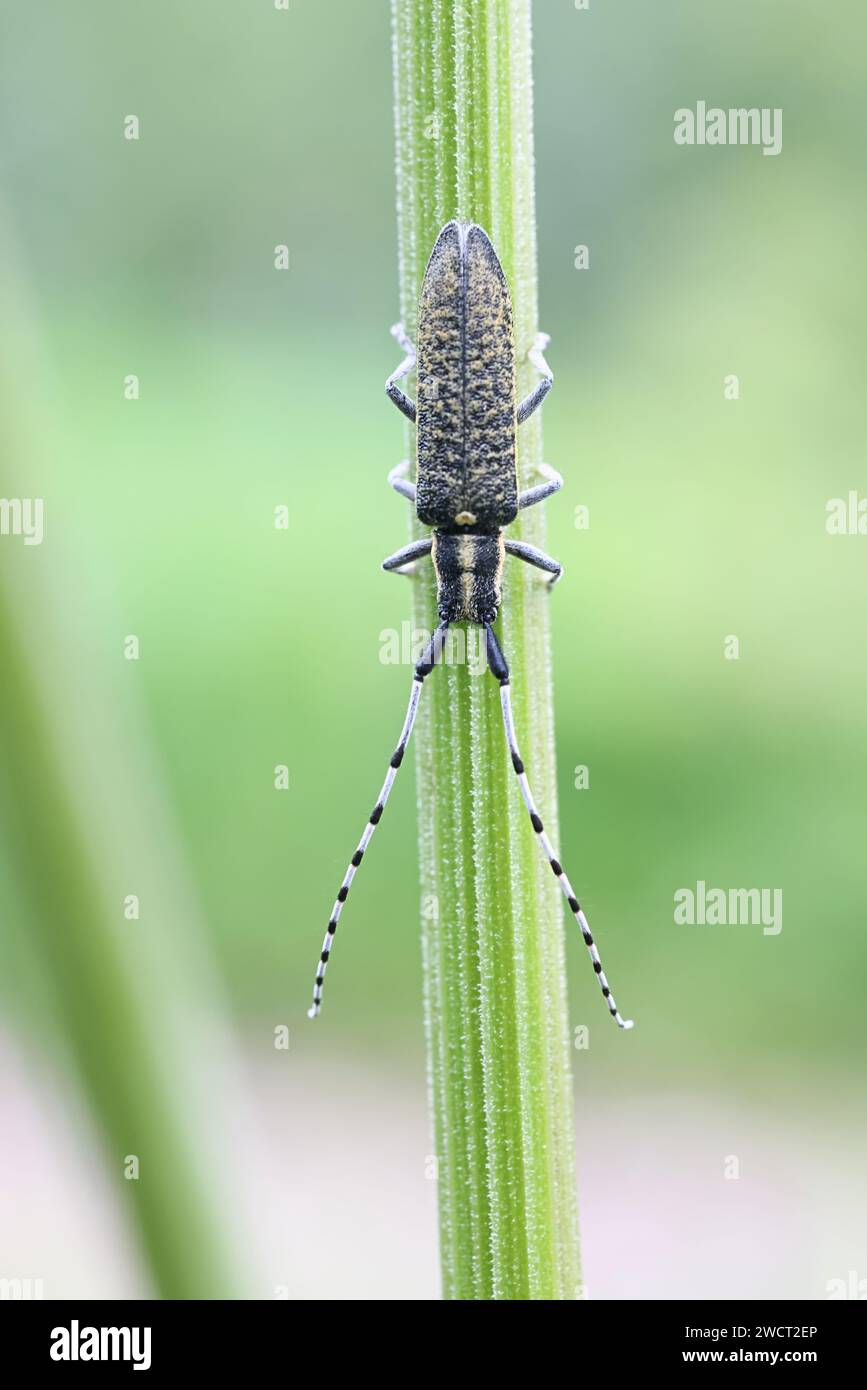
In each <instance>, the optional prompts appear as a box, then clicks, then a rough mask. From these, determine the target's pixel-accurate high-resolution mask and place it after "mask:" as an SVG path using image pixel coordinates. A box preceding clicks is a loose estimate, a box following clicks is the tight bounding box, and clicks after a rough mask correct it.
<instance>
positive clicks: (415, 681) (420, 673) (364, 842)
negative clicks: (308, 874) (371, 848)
mask: <svg viewBox="0 0 867 1390" xmlns="http://www.w3.org/2000/svg"><path fill="white" fill-rule="evenodd" d="M447 628H448V623H440V625H439V627H438V628H437V629H436V631H435V632H434V634H433V636H432V637H431V639H430V641H429V642H428V644H427V646H426V647H425V649H424V651H423V652H422V654H421V656H420V658H419V660H418V662H417V663H416V668H415V674H414V676H413V678H412V688H411V689H410V693H409V707H408V709H407V711H406V718H405V719H404V721H403V728H402V729H401V731H400V738H399V739H398V741H397V747H396V748H395V750H394V752H393V753H392V755H391V762H390V763H389V765H388V772H387V773H386V775H385V781H384V782H383V784H382V790H381V792H380V793H379V796H378V797H377V798H376V805H375V806H374V808H373V810H372V811H371V813H370V818H369V820H368V822H367V825H366V826H365V827H364V834H363V835H362V837H361V839H360V840H359V842H358V848H357V850H356V851H355V853H354V854H353V856H352V858H351V859H350V861H349V867H348V868H347V870H346V873H345V874H344V877H343V882H342V883H341V885H340V888H339V889H338V892H337V897H336V899H335V902H334V907H333V908H332V909H331V918H330V920H329V923H328V930H327V931H326V933H325V940H324V941H323V943H322V953H321V955H320V957H319V966H318V968H317V971H316V980H315V982H314V985H313V1003H312V1005H311V1006H310V1008H309V1009H308V1010H307V1017H308V1018H316V1017H317V1015H318V1013H319V1010H320V1009H321V1008H322V986H323V984H324V982H325V971H326V970H327V968H328V961H329V958H330V956H331V948H332V946H333V944H334V934H335V932H336V931H337V923H338V921H339V920H340V914H341V912H342V910H343V904H344V903H345V902H346V899H347V896H348V894H349V889H350V886H351V884H352V880H353V879H354V878H355V875H356V872H357V870H358V866H359V864H360V863H361V861H362V859H363V858H364V852H365V850H366V849H367V846H368V845H369V844H370V841H371V839H372V838H373V832H374V830H375V829H376V827H377V826H378V825H379V822H380V820H381V819H382V813H383V811H384V810H385V803H386V802H387V801H388V797H389V793H390V792H391V789H392V786H393V785H394V779H395V778H396V776H397V770H398V768H399V767H400V765H401V763H402V762H403V755H404V753H405V752H406V748H407V744H408V743H409V740H410V737H411V735H412V726H413V724H414V723H415V716H416V712H417V711H418V702H419V696H420V695H421V687H422V682H423V681H424V679H425V677H426V676H429V675H430V673H431V671H432V670H433V668H434V666H435V665H436V663H437V660H438V659H439V655H440V652H441V651H442V647H443V642H444V641H445V635H446V629H447Z"/></svg>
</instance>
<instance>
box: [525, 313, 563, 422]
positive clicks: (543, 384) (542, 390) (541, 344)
mask: <svg viewBox="0 0 867 1390" xmlns="http://www.w3.org/2000/svg"><path fill="white" fill-rule="evenodd" d="M550 341H551V339H550V338H549V337H548V334H547V333H537V334H536V336H535V338H534V339H533V345H532V347H531V348H530V351H529V352H528V353H527V358H528V360H529V362H530V364H531V366H533V367H535V368H536V371H537V372H538V373H539V375H540V376H541V378H542V380H541V381H540V382H539V384H538V386H536V387H535V388H534V389H533V390H532V391H531V392H530V394H529V396H527V398H526V399H525V400H523V401H522V402H521V404H520V405H519V406H518V424H519V425H522V424H523V423H524V421H525V420H526V419H528V418H529V416H531V415H532V414H533V411H534V410H536V409H537V408H538V407H539V406H540V405H541V404H542V402H543V400H544V399H545V397H546V396H547V394H548V392H549V391H550V390H551V387H552V386H553V385H554V373H553V372H552V371H551V368H550V367H549V366H548V363H547V362H546V361H545V358H544V356H543V353H544V351H545V348H546V347H547V346H548V344H549V343H550Z"/></svg>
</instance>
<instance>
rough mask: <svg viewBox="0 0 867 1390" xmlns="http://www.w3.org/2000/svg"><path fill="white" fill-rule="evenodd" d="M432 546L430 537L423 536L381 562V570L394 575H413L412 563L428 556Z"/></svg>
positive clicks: (413, 567)
mask: <svg viewBox="0 0 867 1390" xmlns="http://www.w3.org/2000/svg"><path fill="white" fill-rule="evenodd" d="M432 545H433V538H432V537H431V536H425V537H424V539H423V540H420V541H410V543H409V545H405V546H403V547H402V548H401V549H400V550H396V551H395V552H394V554H393V555H389V557H388V559H387V560H383V562H382V568H383V569H384V570H389V571H391V572H393V573H395V574H413V573H414V572H415V566H413V565H412V561H413V560H420V559H421V557H422V556H423V555H430V552H431V546H432Z"/></svg>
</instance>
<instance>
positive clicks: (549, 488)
mask: <svg viewBox="0 0 867 1390" xmlns="http://www.w3.org/2000/svg"><path fill="white" fill-rule="evenodd" d="M536 471H537V473H541V475H542V477H543V478H544V479H545V482H544V483H540V484H539V486H538V487H528V488H527V490H526V492H522V493H521V495H520V497H519V498H518V507H519V509H520V510H521V511H523V510H524V508H525V507H535V505H536V503H537V502H544V500H545V498H546V497H550V496H551V494H552V493H554V492H559V491H560V489H561V487H562V486H563V479H562V478H561V477H560V474H559V473H558V472H557V470H556V468H551V467H549V465H548V464H547V463H540V464H539V465H538V466H537V469H536Z"/></svg>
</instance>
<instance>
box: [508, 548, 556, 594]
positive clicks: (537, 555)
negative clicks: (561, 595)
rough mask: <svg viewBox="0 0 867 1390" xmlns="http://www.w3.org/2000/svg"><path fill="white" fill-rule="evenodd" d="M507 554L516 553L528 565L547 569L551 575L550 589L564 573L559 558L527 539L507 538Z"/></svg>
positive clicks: (517, 558) (515, 555)
mask: <svg viewBox="0 0 867 1390" xmlns="http://www.w3.org/2000/svg"><path fill="white" fill-rule="evenodd" d="M506 554H507V555H514V557H515V559H516V560H523V561H524V562H525V563H526V564H528V565H535V566H536V568H537V569H540V570H547V571H548V573H549V574H550V576H551V578H550V579H549V580H548V588H549V589H553V587H554V585H555V584H556V583H557V580H558V579H559V578H560V575H561V574H562V573H563V566H562V565H561V564H560V561H559V560H553V559H552V558H551V556H550V555H546V554H545V552H544V550H539V549H537V547H536V546H535V545H527V543H526V541H508V540H507V541H506Z"/></svg>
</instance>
